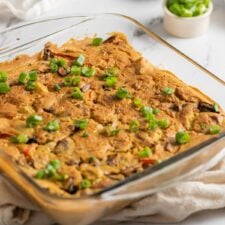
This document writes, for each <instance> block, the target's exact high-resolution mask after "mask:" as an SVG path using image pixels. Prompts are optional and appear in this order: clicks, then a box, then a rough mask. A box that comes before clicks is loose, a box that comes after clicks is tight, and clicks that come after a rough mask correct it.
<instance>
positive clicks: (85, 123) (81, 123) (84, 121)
mask: <svg viewBox="0 0 225 225" xmlns="http://www.w3.org/2000/svg"><path fill="white" fill-rule="evenodd" d="M74 126H75V127H76V128H77V129H79V130H84V129H86V128H87V126H88V120H87V119H81V120H75V121H74Z"/></svg>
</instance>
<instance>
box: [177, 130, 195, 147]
mask: <svg viewBox="0 0 225 225" xmlns="http://www.w3.org/2000/svg"><path fill="white" fill-rule="evenodd" d="M190 139H191V137H190V135H189V134H188V133H187V132H185V131H179V132H177V133H176V142H177V143H178V144H185V143H187V142H189V141H190Z"/></svg>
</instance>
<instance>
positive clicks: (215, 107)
mask: <svg viewBox="0 0 225 225" xmlns="http://www.w3.org/2000/svg"><path fill="white" fill-rule="evenodd" d="M213 107H214V110H215V112H217V113H219V112H220V108H219V105H218V104H217V103H214V105H213Z"/></svg>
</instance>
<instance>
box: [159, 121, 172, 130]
mask: <svg viewBox="0 0 225 225" xmlns="http://www.w3.org/2000/svg"><path fill="white" fill-rule="evenodd" d="M157 124H158V125H159V127H160V128H162V129H166V128H168V127H169V125H170V122H169V120H167V119H162V120H158V121H157Z"/></svg>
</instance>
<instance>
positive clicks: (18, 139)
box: [10, 134, 29, 144]
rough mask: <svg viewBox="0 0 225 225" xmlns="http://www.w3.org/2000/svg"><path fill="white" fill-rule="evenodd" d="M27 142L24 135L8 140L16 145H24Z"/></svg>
mask: <svg viewBox="0 0 225 225" xmlns="http://www.w3.org/2000/svg"><path fill="white" fill-rule="evenodd" d="M28 140H29V138H28V136H27V135H26V134H19V135H17V136H13V137H11V138H10V141H11V142H12V143H16V144H26V143H27V142H28Z"/></svg>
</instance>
